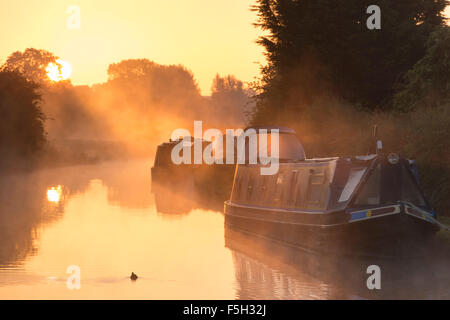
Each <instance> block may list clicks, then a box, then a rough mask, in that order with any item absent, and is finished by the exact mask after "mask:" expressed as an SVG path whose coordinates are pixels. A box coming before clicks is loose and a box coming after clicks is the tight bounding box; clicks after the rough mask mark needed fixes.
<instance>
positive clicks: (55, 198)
mask: <svg viewBox="0 0 450 320" xmlns="http://www.w3.org/2000/svg"><path fill="white" fill-rule="evenodd" d="M61 195H62V187H61V186H57V187H51V188H49V189H48V190H47V200H48V201H49V202H53V203H58V202H59V201H60V200H61Z"/></svg>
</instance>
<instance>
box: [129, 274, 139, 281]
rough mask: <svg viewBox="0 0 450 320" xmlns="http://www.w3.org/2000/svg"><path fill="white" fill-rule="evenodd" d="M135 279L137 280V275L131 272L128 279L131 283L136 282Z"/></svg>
mask: <svg viewBox="0 0 450 320" xmlns="http://www.w3.org/2000/svg"><path fill="white" fill-rule="evenodd" d="M137 278H138V276H137V274H136V273H134V272H132V273H131V276H130V279H131V280H133V281H136V280H137Z"/></svg>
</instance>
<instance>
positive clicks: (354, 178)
mask: <svg viewBox="0 0 450 320" xmlns="http://www.w3.org/2000/svg"><path fill="white" fill-rule="evenodd" d="M366 169H367V168H365V167H362V168H361V167H358V168H352V169H351V170H350V174H349V176H348V180H347V183H346V184H345V187H344V189H343V190H342V193H341V196H340V197H339V200H338V201H339V202H346V201H348V199H350V197H351V195H352V194H353V192H354V191H355V188H356V186H357V185H358V184H359V182H360V181H361V178H362V176H363V175H364V172H366Z"/></svg>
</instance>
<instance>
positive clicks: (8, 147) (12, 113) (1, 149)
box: [0, 71, 45, 167]
mask: <svg viewBox="0 0 450 320" xmlns="http://www.w3.org/2000/svg"><path fill="white" fill-rule="evenodd" d="M37 89H38V85H36V84H35V83H33V82H31V81H28V80H26V79H25V78H24V77H23V76H22V75H20V74H19V73H17V72H9V71H1V72H0V154H1V155H2V157H1V160H0V161H3V162H4V163H5V162H7V161H9V160H11V159H15V158H17V159H19V160H20V159H23V160H31V159H32V158H33V156H34V155H36V153H37V152H38V151H40V150H41V149H42V147H43V145H44V143H45V132H44V120H45V118H44V115H43V113H42V112H41V108H40V101H41V96H40V94H39V93H38V92H37ZM1 166H2V165H1V164H0V167H1Z"/></svg>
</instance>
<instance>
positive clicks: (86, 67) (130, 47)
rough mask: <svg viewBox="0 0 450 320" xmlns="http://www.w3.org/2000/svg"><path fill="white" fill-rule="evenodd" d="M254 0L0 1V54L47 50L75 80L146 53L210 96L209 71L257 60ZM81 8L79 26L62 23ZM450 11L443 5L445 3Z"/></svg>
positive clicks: (86, 80) (244, 67) (253, 71)
mask: <svg viewBox="0 0 450 320" xmlns="http://www.w3.org/2000/svg"><path fill="white" fill-rule="evenodd" d="M253 3H254V0H189V1H187V0H127V1H123V0H121V1H113V0H2V1H1V2H0V30H2V37H1V45H0V60H4V59H6V57H7V56H8V55H9V54H10V53H12V52H13V51H16V50H21V51H22V50H24V49H26V48H28V47H34V48H37V49H46V50H49V51H51V52H53V53H55V54H56V55H57V56H59V57H60V58H61V59H63V60H66V61H68V62H69V63H70V64H71V65H72V69H73V73H72V77H71V78H72V82H73V83H74V84H89V85H90V84H93V83H98V82H103V81H105V80H106V76H107V75H106V70H107V67H108V65H109V64H110V63H113V62H118V61H120V60H122V59H130V58H148V59H150V60H153V61H155V62H157V63H161V64H183V65H185V66H186V67H187V68H188V69H190V70H191V71H192V72H193V73H194V75H195V78H196V79H197V81H198V82H199V86H200V88H201V90H202V93H203V94H209V90H210V87H211V82H212V79H213V77H214V76H215V74H216V73H219V74H221V75H225V74H233V75H235V76H236V77H237V78H239V79H241V80H243V81H252V80H253V79H254V77H255V76H257V75H258V73H259V67H258V65H257V64H256V62H261V63H263V62H264V57H263V55H262V48H260V47H259V46H258V45H256V43H255V40H256V39H257V37H258V35H259V33H260V31H259V30H258V29H256V28H254V27H253V26H252V23H253V22H254V21H255V19H256V15H255V13H254V12H251V11H250V10H249V7H250V5H251V4H253ZM69 5H77V6H79V7H80V9H81V29H79V30H70V29H68V28H67V26H66V23H67V19H68V17H69V14H67V13H66V10H67V8H68V6H69ZM447 13H448V16H449V17H450V8H447Z"/></svg>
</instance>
